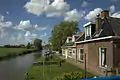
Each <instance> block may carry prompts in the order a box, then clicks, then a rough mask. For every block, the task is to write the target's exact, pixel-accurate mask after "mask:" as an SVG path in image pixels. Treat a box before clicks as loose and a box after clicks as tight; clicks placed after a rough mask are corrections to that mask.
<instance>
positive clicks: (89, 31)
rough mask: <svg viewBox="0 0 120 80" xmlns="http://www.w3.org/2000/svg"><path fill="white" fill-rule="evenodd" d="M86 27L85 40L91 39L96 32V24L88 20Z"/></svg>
mask: <svg viewBox="0 0 120 80" xmlns="http://www.w3.org/2000/svg"><path fill="white" fill-rule="evenodd" d="M84 29H85V40H88V39H91V37H92V35H93V34H94V33H95V24H94V23H92V22H88V23H87V24H85V25H84Z"/></svg>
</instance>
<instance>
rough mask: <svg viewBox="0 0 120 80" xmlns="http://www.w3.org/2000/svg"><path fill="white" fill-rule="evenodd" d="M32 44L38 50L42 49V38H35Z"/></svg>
mask: <svg viewBox="0 0 120 80" xmlns="http://www.w3.org/2000/svg"><path fill="white" fill-rule="evenodd" d="M34 46H35V48H36V49H38V50H42V40H41V39H38V38H37V39H35V40H34Z"/></svg>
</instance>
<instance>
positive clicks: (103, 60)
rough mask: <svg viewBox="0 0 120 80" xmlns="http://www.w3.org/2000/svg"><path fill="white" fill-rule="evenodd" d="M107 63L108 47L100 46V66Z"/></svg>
mask: <svg viewBox="0 0 120 80" xmlns="http://www.w3.org/2000/svg"><path fill="white" fill-rule="evenodd" d="M105 65H106V48H99V66H100V67H105Z"/></svg>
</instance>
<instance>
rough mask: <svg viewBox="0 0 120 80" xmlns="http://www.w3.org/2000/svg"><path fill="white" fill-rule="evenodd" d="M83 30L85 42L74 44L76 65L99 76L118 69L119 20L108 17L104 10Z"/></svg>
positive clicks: (119, 60) (119, 62)
mask: <svg viewBox="0 0 120 80" xmlns="http://www.w3.org/2000/svg"><path fill="white" fill-rule="evenodd" d="M84 30H85V40H84V41H77V42H75V43H76V50H77V53H76V56H77V57H76V60H77V61H78V63H79V64H81V66H83V67H85V66H84V64H86V67H87V69H88V70H90V71H92V72H95V73H98V74H100V75H103V74H104V71H106V70H109V69H114V68H118V67H120V19H119V18H113V17H110V16H109V11H107V10H104V11H102V12H101V15H97V18H96V20H95V22H94V23H93V22H89V23H87V24H85V25H84ZM85 54H86V56H85ZM85 57H86V63H85ZM111 71H112V70H111Z"/></svg>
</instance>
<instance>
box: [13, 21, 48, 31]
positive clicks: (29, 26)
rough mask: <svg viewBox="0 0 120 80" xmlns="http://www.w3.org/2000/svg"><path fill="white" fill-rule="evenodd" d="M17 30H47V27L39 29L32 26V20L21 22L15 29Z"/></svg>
mask: <svg viewBox="0 0 120 80" xmlns="http://www.w3.org/2000/svg"><path fill="white" fill-rule="evenodd" d="M14 28H15V29H18V30H23V31H33V30H46V29H47V27H38V25H37V24H36V25H32V24H31V23H30V20H27V21H20V23H19V25H17V26H15V27H14Z"/></svg>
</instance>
